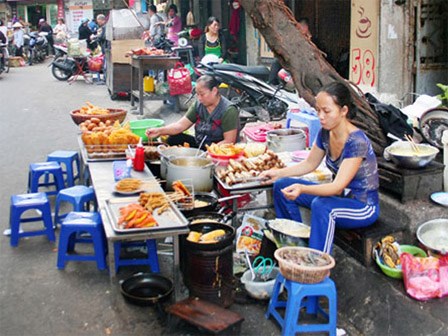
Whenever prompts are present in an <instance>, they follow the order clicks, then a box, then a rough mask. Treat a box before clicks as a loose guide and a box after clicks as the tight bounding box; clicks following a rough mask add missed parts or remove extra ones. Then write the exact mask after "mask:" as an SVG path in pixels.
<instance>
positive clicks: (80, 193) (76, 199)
mask: <svg viewBox="0 0 448 336" xmlns="http://www.w3.org/2000/svg"><path fill="white" fill-rule="evenodd" d="M94 201H95V192H94V191H93V188H90V187H86V186H83V185H78V186H74V187H70V188H66V189H62V190H61V191H60V192H59V193H58V195H57V196H56V201H55V208H54V225H58V224H59V223H60V221H61V219H63V218H64V217H65V216H67V214H62V215H60V214H59V208H60V206H61V203H62V202H69V203H71V204H72V205H73V211H89V209H88V205H89V204H90V202H94Z"/></svg>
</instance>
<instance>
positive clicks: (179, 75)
mask: <svg viewBox="0 0 448 336" xmlns="http://www.w3.org/2000/svg"><path fill="white" fill-rule="evenodd" d="M168 86H169V87H170V95H172V96H177V95H181V94H187V93H190V92H191V90H192V85H191V76H190V71H188V69H187V68H185V67H184V66H183V64H182V63H180V62H178V63H176V65H175V66H174V68H173V69H171V70H169V71H168Z"/></svg>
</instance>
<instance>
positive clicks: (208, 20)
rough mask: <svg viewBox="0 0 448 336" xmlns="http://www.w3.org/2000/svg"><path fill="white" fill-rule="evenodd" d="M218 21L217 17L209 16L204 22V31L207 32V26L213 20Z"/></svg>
mask: <svg viewBox="0 0 448 336" xmlns="http://www.w3.org/2000/svg"><path fill="white" fill-rule="evenodd" d="M215 21H216V22H218V23H219V24H220V22H219V20H218V18H217V17H216V16H210V17H209V18H208V19H207V23H206V24H205V32H206V33H207V32H208V27H209V26H210V25H211V24H212V23H213V22H215Z"/></svg>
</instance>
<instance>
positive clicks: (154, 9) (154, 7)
mask: <svg viewBox="0 0 448 336" xmlns="http://www.w3.org/2000/svg"><path fill="white" fill-rule="evenodd" d="M148 10H150V11H151V12H153V13H157V8H156V6H154V5H149V7H148Z"/></svg>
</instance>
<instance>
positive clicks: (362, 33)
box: [356, 6, 372, 38]
mask: <svg viewBox="0 0 448 336" xmlns="http://www.w3.org/2000/svg"><path fill="white" fill-rule="evenodd" d="M358 13H359V15H360V16H361V17H360V19H359V21H358V25H357V27H356V36H358V37H359V38H368V37H369V36H370V35H372V29H371V27H372V21H370V19H369V18H368V17H367V16H366V15H365V14H364V7H362V6H361V7H359V9H358Z"/></svg>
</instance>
